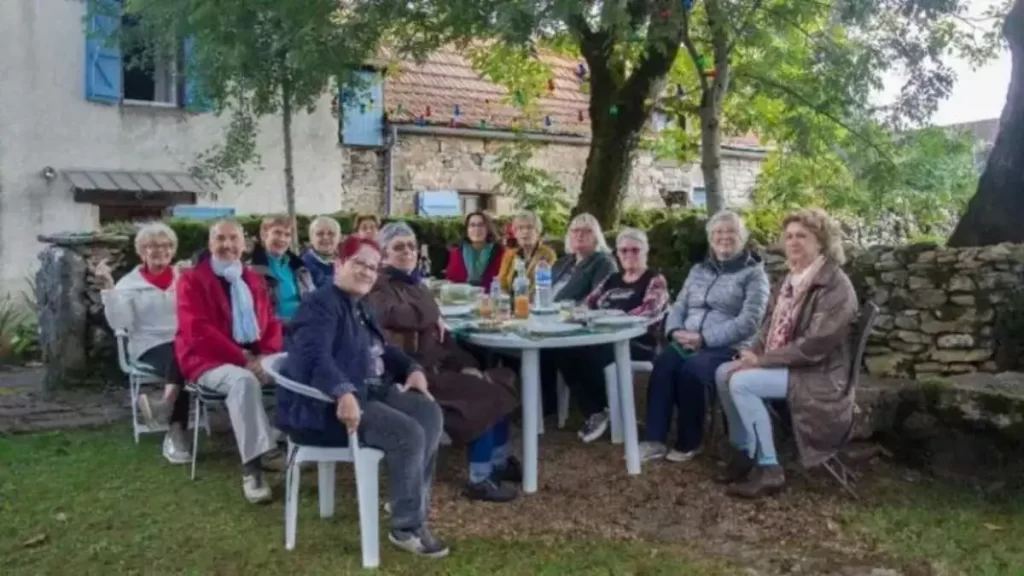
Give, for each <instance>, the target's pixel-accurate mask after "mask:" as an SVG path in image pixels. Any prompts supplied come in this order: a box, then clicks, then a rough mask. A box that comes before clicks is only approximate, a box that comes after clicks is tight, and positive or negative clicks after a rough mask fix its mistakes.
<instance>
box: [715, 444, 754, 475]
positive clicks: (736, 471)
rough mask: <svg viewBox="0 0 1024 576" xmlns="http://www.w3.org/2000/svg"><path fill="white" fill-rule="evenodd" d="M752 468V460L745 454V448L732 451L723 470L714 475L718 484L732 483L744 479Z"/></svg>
mask: <svg viewBox="0 0 1024 576" xmlns="http://www.w3.org/2000/svg"><path fill="white" fill-rule="evenodd" d="M753 469H754V460H753V459H752V458H751V457H750V455H749V454H747V451H746V450H736V449H733V451H732V458H731V459H730V460H729V465H728V466H726V468H725V470H724V471H723V472H722V473H721V474H719V475H718V476H716V477H715V482H717V483H719V484H732V483H734V482H739V481H741V480H744V479H746V477H747V476H748V475H749V474H750V471H751V470H753Z"/></svg>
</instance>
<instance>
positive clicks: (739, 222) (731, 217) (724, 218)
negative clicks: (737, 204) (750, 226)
mask: <svg viewBox="0 0 1024 576" xmlns="http://www.w3.org/2000/svg"><path fill="white" fill-rule="evenodd" d="M723 222H730V223H732V224H733V225H734V226H736V231H737V232H738V233H739V235H740V245H741V246H742V245H745V244H746V243H747V238H748V237H749V236H750V232H749V231H748V230H747V225H746V224H744V223H743V218H740V215H739V214H737V213H735V212H733V211H732V210H719V211H718V212H715V215H714V216H712V217H711V218H708V225H707V231H708V242H711V233H712V232H713V231H714V230H715V228H717V227H718V225H719V224H721V223H723Z"/></svg>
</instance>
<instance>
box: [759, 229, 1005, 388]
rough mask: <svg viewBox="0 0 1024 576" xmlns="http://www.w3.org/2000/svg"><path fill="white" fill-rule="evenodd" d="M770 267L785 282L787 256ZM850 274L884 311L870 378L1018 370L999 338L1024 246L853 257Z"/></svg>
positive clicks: (871, 351) (918, 248)
mask: <svg viewBox="0 0 1024 576" xmlns="http://www.w3.org/2000/svg"><path fill="white" fill-rule="evenodd" d="M766 261H767V265H768V268H769V272H770V275H771V276H772V278H773V280H778V279H781V278H782V277H783V276H784V275H785V264H784V262H783V259H782V257H781V256H780V255H778V254H770V255H769V256H768V258H767V259H766ZM845 268H846V270H847V273H848V274H850V277H851V279H852V280H853V282H854V285H855V286H856V287H857V292H858V295H859V296H860V299H861V301H862V302H864V301H865V300H866V299H870V300H871V301H873V302H874V303H875V304H877V305H878V306H879V311H880V313H879V316H878V321H877V322H876V324H875V329H874V331H873V333H872V336H871V339H870V340H869V342H868V349H867V352H866V359H865V363H866V366H867V369H868V372H869V373H871V374H874V375H879V376H893V377H908V376H909V377H917V378H919V377H926V376H938V375H948V374H959V373H966V372H998V371H1000V370H1003V369H1009V368H1013V366H1012V365H1006V364H1007V362H1010V363H1012V362H1013V361H1015V360H1016V358H1003V354H1000V352H1004V353H1005V352H1006V351H1007V350H1008V348H1007V347H1008V346H1010V344H1011V343H1009V342H1002V343H1000V342H997V341H996V338H995V337H994V331H995V325H996V322H997V320H998V317H999V315H1000V314H1001V313H1010V311H1009V310H1008V309H1007V304H1008V302H1009V301H1010V300H1011V299H1012V298H1013V296H1014V295H1015V294H1016V293H1017V292H1018V291H1019V290H1020V287H1021V286H1022V280H1024V245H1014V244H1001V245H998V246H988V247H983V248H960V249H956V248H936V247H935V246H933V245H911V246H902V247H898V248H892V247H878V248H872V249H869V250H866V251H863V252H860V253H859V254H855V255H851V257H850V258H849V262H848V263H847V265H846V267H845ZM1000 344H1001V345H1002V348H1000V346H999V345H1000ZM1010 354H1011V355H1015V354H1016V352H1010Z"/></svg>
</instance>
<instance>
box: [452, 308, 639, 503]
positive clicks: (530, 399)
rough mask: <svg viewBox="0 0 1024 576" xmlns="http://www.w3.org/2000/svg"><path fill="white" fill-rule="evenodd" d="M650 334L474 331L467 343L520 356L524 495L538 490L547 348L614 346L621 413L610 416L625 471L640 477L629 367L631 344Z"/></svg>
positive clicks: (627, 329)
mask: <svg viewBox="0 0 1024 576" xmlns="http://www.w3.org/2000/svg"><path fill="white" fill-rule="evenodd" d="M446 324H449V329H458V321H457V320H456V319H451V320H450V321H448V320H446ZM646 332H647V325H646V324H645V323H644V322H638V323H636V325H631V326H624V327H622V328H619V329H617V330H615V331H607V332H603V331H602V332H595V333H593V334H583V335H574V336H553V337H550V338H544V339H532V338H525V337H523V336H520V335H518V334H515V333H487V332H471V333H469V334H467V335H466V340H468V341H469V342H471V343H472V344H475V345H477V346H483V347H485V348H494V349H498V350H518V351H519V353H520V354H521V358H522V361H521V364H520V368H519V378H520V380H521V381H522V395H523V398H522V408H523V492H525V493H527V494H532V493H534V492H536V491H537V437H538V435H539V432H540V425H539V422H538V419H539V418H541V417H542V416H543V415H541V414H539V413H538V412H539V411H538V410H537V405H538V403H539V402H540V351H541V350H543V349H545V348H576V347H579V346H595V345H598V344H613V345H614V347H615V368H616V375H617V376H618V378H617V380H618V386H619V410H620V412H621V414H611V415H610V416H611V417H612V418H616V417H618V418H621V422H622V428H623V434H624V438H623V440H624V442H623V444H624V445H625V450H626V472H627V473H628V474H631V475H637V474H640V446H639V439H638V438H637V432H636V407H635V402H634V399H633V368H632V366H631V364H630V357H629V341H630V340H631V339H633V338H636V337H638V336H641V335H643V334H644V333H646Z"/></svg>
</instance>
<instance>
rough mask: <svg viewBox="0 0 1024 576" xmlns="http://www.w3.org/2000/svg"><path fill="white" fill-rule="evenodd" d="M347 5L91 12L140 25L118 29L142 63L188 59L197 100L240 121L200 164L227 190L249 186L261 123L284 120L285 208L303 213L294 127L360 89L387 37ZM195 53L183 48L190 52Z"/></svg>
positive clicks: (162, 6)
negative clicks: (363, 69) (342, 89)
mask: <svg viewBox="0 0 1024 576" xmlns="http://www.w3.org/2000/svg"><path fill="white" fill-rule="evenodd" d="M340 6H342V4H340V3H339V2H338V1H337V0H288V1H285V2H282V1H280V0H175V1H173V2H170V1H165V2H160V1H156V2H154V1H153V0H122V1H118V0H89V10H90V13H96V12H100V13H106V14H109V15H112V16H115V17H118V18H119V17H120V16H122V15H123V16H125V17H127V18H129V19H131V20H132V21H134V22H136V23H137V25H136V26H133V27H132V28H131V30H120V29H118V30H114V31H113V33H114V35H115V36H116V37H114V38H110V39H108V41H111V42H120V43H121V45H122V47H126V46H127V47H128V48H129V50H127V51H126V52H130V53H132V54H134V55H135V56H134V59H135V60H136V61H135V62H131V63H129V65H133V66H146V65H147V64H148V63H150V62H152V61H153V59H154V58H156V57H164V58H168V57H169V58H170V59H171V61H176V62H179V64H180V67H179V69H181V70H184V72H185V74H187V75H188V76H189V78H190V81H191V82H190V84H191V85H193V86H196V87H197V88H196V90H197V91H198V93H196V94H193V95H191V96H192V98H191V100H192V101H193V102H196V103H198V106H201V107H202V108H204V109H205V108H209V109H212V110H213V111H215V112H216V113H219V114H223V115H225V116H226V117H228V118H229V119H230V124H229V125H228V128H227V130H226V132H225V138H224V141H223V142H222V143H220V144H218V145H216V146H214V147H213V148H212V149H210V150H208V151H206V152H204V153H203V154H202V155H201V156H200V158H198V159H197V160H198V161H197V165H196V167H195V169H194V172H196V174H197V175H198V176H200V177H202V178H204V179H206V180H207V181H210V182H212V183H214V184H215V185H219V184H220V183H221V182H222V181H223V178H224V177H228V178H230V179H232V180H234V181H236V182H238V183H242V182H244V179H245V176H244V175H245V169H244V168H245V166H246V165H247V164H250V163H252V162H254V161H258V156H257V153H256V137H257V136H258V134H259V125H260V123H259V119H261V118H263V117H266V116H277V117H279V118H280V120H281V132H280V137H281V141H282V143H283V146H282V150H283V154H284V180H285V190H284V193H285V198H284V200H285V205H286V206H287V211H288V214H290V215H294V214H295V195H296V190H295V173H294V150H293V146H292V121H293V119H294V117H295V115H296V114H297V113H299V112H301V111H303V110H305V111H308V112H312V110H313V109H314V108H315V106H316V104H317V102H318V100H319V99H320V98H321V96H322V95H323V94H324V93H325V92H326V91H328V90H336V89H337V86H338V85H339V83H341V82H348V83H358V79H357V78H355V75H354V74H351V76H352V77H351V78H350V77H349V76H350V73H351V72H352V71H354V70H356V69H358V68H359V67H360V66H361V65H363V64H364V63H365V62H366V60H367V59H368V58H370V57H372V56H373V55H374V51H375V50H376V47H377V45H378V41H379V37H378V34H377V31H376V30H378V29H379V26H378V24H377V23H375V22H373V21H371V20H368V19H367V18H365V17H364V16H366V17H369V16H372V14H371V13H370V12H366V13H359V14H356V13H354V12H352V11H349V10H345V9H343V8H340ZM182 46H185V47H186V49H185V50H182V49H181V47H182Z"/></svg>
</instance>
